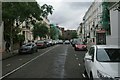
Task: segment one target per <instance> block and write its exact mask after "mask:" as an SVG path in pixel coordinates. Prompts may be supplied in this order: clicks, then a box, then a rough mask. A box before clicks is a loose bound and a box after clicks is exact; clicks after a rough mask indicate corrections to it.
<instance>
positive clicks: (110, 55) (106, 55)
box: [96, 48, 120, 62]
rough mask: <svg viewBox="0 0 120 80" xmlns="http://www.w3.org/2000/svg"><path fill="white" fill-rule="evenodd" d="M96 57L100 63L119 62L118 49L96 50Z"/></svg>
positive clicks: (119, 50)
mask: <svg viewBox="0 0 120 80" xmlns="http://www.w3.org/2000/svg"><path fill="white" fill-rule="evenodd" d="M96 57H97V60H98V61H101V62H120V49H118V48H117V49H113V48H109V49H98V50H97V55H96Z"/></svg>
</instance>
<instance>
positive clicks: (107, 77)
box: [97, 70, 114, 80]
mask: <svg viewBox="0 0 120 80" xmlns="http://www.w3.org/2000/svg"><path fill="white" fill-rule="evenodd" d="M97 76H98V77H99V79H101V80H114V79H113V78H112V77H111V76H110V75H108V74H106V73H104V72H102V71H98V70H97Z"/></svg>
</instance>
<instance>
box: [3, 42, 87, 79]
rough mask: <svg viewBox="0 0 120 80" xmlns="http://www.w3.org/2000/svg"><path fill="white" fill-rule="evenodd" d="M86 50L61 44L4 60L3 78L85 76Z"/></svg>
mask: <svg viewBox="0 0 120 80" xmlns="http://www.w3.org/2000/svg"><path fill="white" fill-rule="evenodd" d="M84 55H85V51H74V48H73V47H72V46H71V45H69V44H68V45H66V44H63V45H62V44H61V45H55V46H52V47H48V48H45V49H40V50H39V51H38V52H37V53H34V54H26V55H17V56H14V57H12V58H9V59H6V60H3V61H2V76H3V77H1V78H83V77H84V74H83V73H84V66H83V57H84Z"/></svg>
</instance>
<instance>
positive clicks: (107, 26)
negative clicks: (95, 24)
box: [101, 2, 110, 34]
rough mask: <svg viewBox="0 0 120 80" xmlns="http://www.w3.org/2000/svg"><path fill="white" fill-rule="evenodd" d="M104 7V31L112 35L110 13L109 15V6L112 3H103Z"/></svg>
mask: <svg viewBox="0 0 120 80" xmlns="http://www.w3.org/2000/svg"><path fill="white" fill-rule="evenodd" d="M102 6H103V8H102V9H103V12H102V20H101V21H102V22H101V24H102V27H103V29H105V30H106V31H107V34H110V13H109V10H108V8H109V6H110V3H109V2H103V3H102Z"/></svg>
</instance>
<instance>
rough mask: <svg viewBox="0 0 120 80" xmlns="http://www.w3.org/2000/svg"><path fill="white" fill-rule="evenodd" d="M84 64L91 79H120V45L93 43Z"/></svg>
mask: <svg viewBox="0 0 120 80" xmlns="http://www.w3.org/2000/svg"><path fill="white" fill-rule="evenodd" d="M84 64H85V74H87V75H88V78H90V79H96V78H99V79H100V80H120V69H119V68H120V66H119V65H120V47H119V46H117V45H116V46H113V45H111V46H110V45H93V46H91V47H90V49H89V51H88V52H87V53H86V54H85V57H84Z"/></svg>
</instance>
